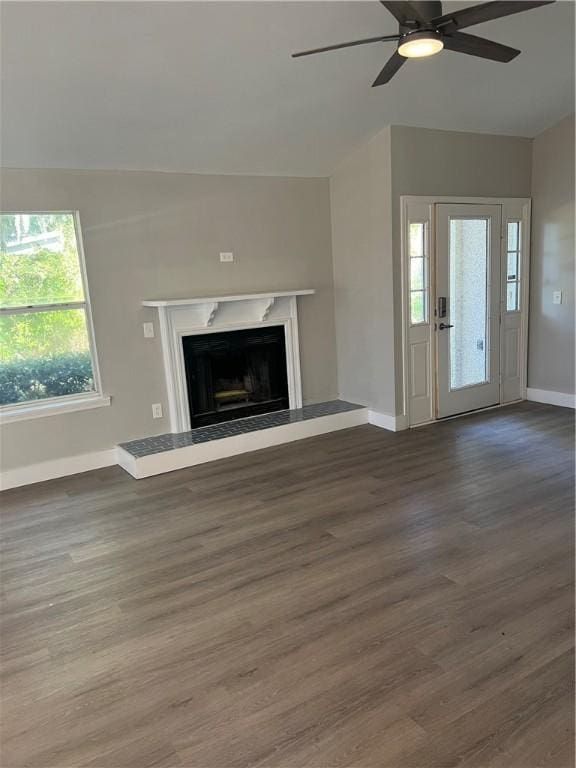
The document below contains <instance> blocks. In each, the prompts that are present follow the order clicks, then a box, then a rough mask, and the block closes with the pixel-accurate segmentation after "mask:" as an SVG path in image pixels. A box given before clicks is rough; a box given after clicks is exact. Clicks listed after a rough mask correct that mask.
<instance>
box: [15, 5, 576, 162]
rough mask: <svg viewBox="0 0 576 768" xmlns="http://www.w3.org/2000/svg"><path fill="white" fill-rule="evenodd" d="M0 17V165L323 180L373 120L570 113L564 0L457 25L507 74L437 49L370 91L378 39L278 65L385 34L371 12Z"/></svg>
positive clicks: (514, 122)
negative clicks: (497, 53) (495, 55)
mask: <svg viewBox="0 0 576 768" xmlns="http://www.w3.org/2000/svg"><path fill="white" fill-rule="evenodd" d="M469 4H473V3H451V4H450V5H451V7H452V8H460V7H462V6H465V5H469ZM447 5H448V4H447V3H445V10H446V7H447ZM1 13H2V38H1V45H2V61H1V64H2V80H3V93H2V112H1V120H2V126H1V127H2V162H3V165H5V166H11V167H52V168H116V169H150V170H171V171H196V172H201V173H254V174H278V175H301V176H324V175H329V174H330V173H331V172H332V170H333V169H334V167H335V165H336V164H337V163H338V162H339V161H340V159H341V158H342V157H344V156H345V155H346V153H347V152H349V151H350V149H351V148H352V147H353V146H354V145H355V144H357V143H359V142H361V141H362V140H364V139H366V138H367V137H369V136H371V135H373V134H375V133H377V132H378V131H379V130H380V129H381V128H382V127H383V126H384V125H387V124H405V125H416V126H424V127H433V128H444V129H452V130H463V131H481V132H492V133H506V134H515V135H521V136H534V135H536V134H537V133H539V132H540V131H541V130H543V129H544V128H546V127H548V126H549V125H552V124H553V123H554V122H556V121H557V120H559V119H561V118H562V117H564V116H565V115H566V114H568V113H569V112H571V111H573V109H574V106H573V104H574V95H573V94H574V64H573V58H574V32H573V30H574V4H573V2H572V0H560V2H557V3H556V4H555V5H551V6H546V7H543V8H538V9H536V10H532V11H529V12H527V13H525V14H522V15H518V16H512V17H508V18H505V19H502V20H501V21H497V22H489V23H487V24H483V25H481V26H477V27H474V28H473V29H470V30H467V31H469V32H472V33H474V34H478V35H484V36H486V37H489V38H492V39H494V40H497V41H499V42H502V43H506V44H508V45H512V46H514V47H517V48H520V49H521V50H522V55H521V56H519V57H518V58H517V59H516V60H514V61H513V62H511V63H509V64H498V63H494V62H490V61H486V60H482V59H477V58H472V57H469V56H464V55H462V54H457V53H453V52H448V51H446V52H443V53H441V54H440V55H438V56H436V57H434V58H432V59H428V60H425V61H419V62H416V61H412V62H408V63H407V64H406V65H405V66H404V67H403V69H402V70H401V71H400V72H399V73H398V75H397V76H396V77H395V78H394V80H393V81H392V83H391V84H390V85H385V86H382V87H380V88H371V87H370V85H371V83H372V81H373V79H374V78H375V76H376V75H377V73H378V72H379V70H380V69H381V67H382V66H383V64H384V62H385V60H386V58H387V57H388V55H390V54H391V53H392V52H393V50H394V44H393V43H388V44H381V43H379V44H376V45H371V46H366V47H363V48H351V49H348V50H343V51H339V52H333V53H327V54H323V55H319V56H315V57H311V58H305V59H296V60H293V59H291V58H290V53H291V52H293V51H297V50H301V49H305V48H310V47H315V46H320V45H325V44H330V43H334V42H340V41H343V40H350V39H354V38H361V37H370V36H373V35H379V34H392V33H395V32H396V31H397V25H396V22H395V20H394V19H393V17H392V16H391V15H390V14H389V13H388V12H387V11H386V10H385V9H384V8H383V7H382V6H381V5H380V3H378V2H376V1H374V2H174V3H170V2H63V3H60V2H46V3H27V2H4V3H2V9H1Z"/></svg>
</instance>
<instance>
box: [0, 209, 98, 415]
mask: <svg viewBox="0 0 576 768" xmlns="http://www.w3.org/2000/svg"><path fill="white" fill-rule="evenodd" d="M80 254H81V244H80V243H79V228H78V223H77V218H76V215H75V214H74V213H70V212H62V213H1V214H0V406H13V405H18V404H30V403H32V402H34V401H47V400H50V399H53V398H59V399H60V400H62V399H67V400H70V399H78V398H80V397H83V398H86V397H87V396H90V395H96V393H98V391H99V381H98V371H97V365H96V359H95V354H94V344H93V338H92V324H91V317H90V307H89V303H88V296H87V291H86V283H85V275H84V265H83V260H82V258H81V256H80Z"/></svg>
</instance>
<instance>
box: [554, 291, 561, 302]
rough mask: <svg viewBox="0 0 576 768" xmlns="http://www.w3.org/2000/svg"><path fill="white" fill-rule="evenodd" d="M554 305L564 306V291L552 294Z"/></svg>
mask: <svg viewBox="0 0 576 768" xmlns="http://www.w3.org/2000/svg"><path fill="white" fill-rule="evenodd" d="M552 304H562V291H554V292H553V293H552Z"/></svg>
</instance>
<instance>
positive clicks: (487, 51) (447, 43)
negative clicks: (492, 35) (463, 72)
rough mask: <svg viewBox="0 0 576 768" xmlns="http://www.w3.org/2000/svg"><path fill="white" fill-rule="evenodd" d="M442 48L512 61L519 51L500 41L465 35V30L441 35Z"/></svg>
mask: <svg viewBox="0 0 576 768" xmlns="http://www.w3.org/2000/svg"><path fill="white" fill-rule="evenodd" d="M442 40H443V41H444V48H446V49H447V50H449V51H458V53H467V54H468V55H469V56H479V57H480V58H481V59H492V61H504V62H507V61H512V59H515V58H516V56H518V54H519V53H520V51H518V50H517V49H516V48H510V47H509V46H507V45H502V44H501V43H494V42H492V40H486V39H485V38H484V37H476V35H467V34H466V33H465V32H451V33H450V34H445V35H443V36H442Z"/></svg>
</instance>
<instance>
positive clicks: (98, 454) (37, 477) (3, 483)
mask: <svg viewBox="0 0 576 768" xmlns="http://www.w3.org/2000/svg"><path fill="white" fill-rule="evenodd" d="M117 463H118V461H117V458H116V448H111V449H110V450H107V451H95V452H94V453H83V454H81V455H79V456H69V457H68V458H65V459H54V460H52V461H42V462H40V463H39V464H30V465H29V466H27V467H17V468H15V469H8V470H6V471H2V472H0V490H3V491H5V490H8V488H18V487H19V486H21V485H30V484H32V483H41V482H43V481H44V480H54V479H55V478H57V477H66V476H67V475H76V474H78V472H89V471H90V470H91V469H101V468H102V467H110V466H112V465H113V464H117Z"/></svg>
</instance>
